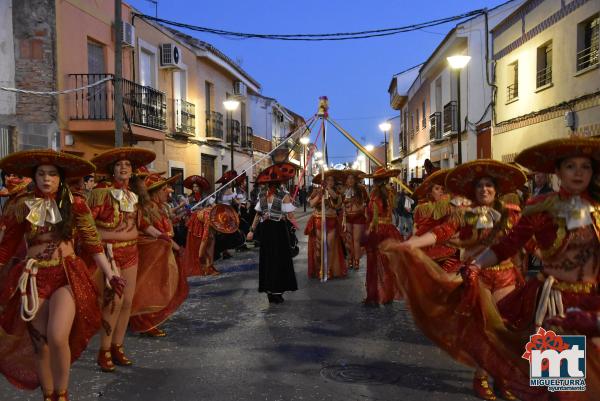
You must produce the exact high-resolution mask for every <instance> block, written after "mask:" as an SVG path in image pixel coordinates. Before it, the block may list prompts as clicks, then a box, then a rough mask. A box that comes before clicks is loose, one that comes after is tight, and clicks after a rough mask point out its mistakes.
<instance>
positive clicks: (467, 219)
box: [382, 159, 526, 400]
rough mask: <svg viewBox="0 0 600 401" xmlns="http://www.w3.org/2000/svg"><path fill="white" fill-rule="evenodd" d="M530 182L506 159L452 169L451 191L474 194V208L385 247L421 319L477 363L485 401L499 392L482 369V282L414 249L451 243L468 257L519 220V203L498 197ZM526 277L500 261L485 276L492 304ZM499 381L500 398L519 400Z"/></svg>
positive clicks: (478, 388)
mask: <svg viewBox="0 0 600 401" xmlns="http://www.w3.org/2000/svg"><path fill="white" fill-rule="evenodd" d="M525 180H526V177H525V175H524V174H523V172H522V170H521V169H519V168H517V167H515V166H511V165H510V164H507V163H502V162H499V161H495V160H489V159H481V160H475V161H471V162H468V163H465V164H462V165H460V166H458V167H456V168H454V169H453V170H452V171H451V172H449V173H448V175H447V177H446V180H445V183H446V188H447V189H448V190H449V191H450V192H451V193H453V194H455V195H460V196H464V197H466V198H468V199H470V200H471V201H472V202H473V204H474V207H462V208H458V209H456V210H455V213H454V214H453V215H452V216H451V217H450V218H449V219H448V220H447V221H446V222H445V223H444V224H441V225H437V226H435V227H433V228H432V229H431V231H430V232H428V233H425V234H423V235H421V236H413V237H412V238H410V239H409V240H408V241H405V242H391V241H390V242H387V243H385V244H383V246H382V251H383V252H384V253H385V254H386V255H387V256H388V257H389V258H390V260H391V261H392V263H393V269H394V273H395V274H396V282H397V283H398V285H400V286H401V287H402V289H403V292H404V293H405V294H406V296H407V301H408V303H409V305H410V309H411V313H412V315H413V317H414V320H415V322H416V324H417V325H418V326H419V328H420V329H421V330H422V331H423V332H424V333H425V334H426V335H427V336H428V337H429V338H430V339H431V340H432V341H434V342H435V343H436V344H437V345H438V346H439V347H441V348H442V349H444V350H445V351H446V352H448V353H449V354H450V355H451V356H453V357H454V358H455V359H457V360H459V361H460V362H463V363H466V364H469V365H471V366H473V367H475V368H476V371H475V375H474V377H473V390H474V392H475V394H476V395H477V396H478V397H479V398H482V399H486V400H494V399H496V395H495V394H494V391H493V390H492V389H491V388H490V385H489V379H488V376H487V374H486V372H485V371H484V370H482V369H480V368H478V366H481V364H480V363H479V360H478V352H479V351H480V349H482V348H483V347H484V345H483V344H484V342H485V341H486V338H485V335H484V331H485V329H486V327H484V326H485V324H488V323H489V322H481V319H480V314H479V313H478V305H479V303H478V300H477V294H476V291H475V290H474V288H477V285H476V284H477V283H475V284H474V283H473V281H474V279H473V277H466V279H465V281H464V283H463V280H462V279H461V277H460V276H459V275H456V274H448V271H453V270H455V269H454V267H451V268H450V269H449V268H448V267H446V269H444V267H442V266H441V265H440V264H438V263H436V262H435V261H433V260H432V259H431V258H430V257H428V256H427V255H426V254H424V253H423V252H421V251H420V250H418V249H415V248H425V247H430V246H433V245H451V246H456V247H459V248H461V259H462V260H463V261H464V260H468V259H469V258H472V257H474V256H476V255H477V254H478V253H479V252H481V251H482V250H483V249H485V247H486V246H487V245H489V244H491V243H493V242H494V241H495V240H497V239H498V238H500V237H502V236H504V235H505V234H506V232H507V231H508V230H510V228H511V227H512V226H513V225H514V224H515V223H516V222H517V221H518V219H519V216H520V208H519V207H518V206H516V205H505V204H502V203H501V202H500V201H499V200H498V198H499V196H500V195H502V194H506V193H510V192H513V191H515V190H516V189H517V188H519V187H520V186H521V185H523V183H524V182H525ZM442 265H444V263H443V262H442ZM452 266H453V264H452ZM522 280H523V279H522V276H521V273H520V270H519V268H518V267H517V266H515V264H514V263H513V262H512V260H510V259H506V260H502V261H501V262H500V263H499V264H496V265H495V266H494V267H492V268H490V269H488V270H487V271H486V272H485V274H481V275H480V276H479V281H480V282H481V284H482V286H483V287H485V288H487V289H489V291H491V294H492V297H493V298H492V299H493V300H494V301H499V300H500V299H502V298H503V297H504V296H506V295H507V294H508V293H510V292H511V291H512V290H514V289H515V287H516V286H518V285H521V283H522ZM490 302H493V301H490ZM496 378H497V380H496V382H495V383H494V385H495V387H496V390H497V392H498V393H499V395H500V396H501V397H502V398H504V399H515V397H514V395H513V394H512V393H511V391H510V389H509V387H508V386H507V384H506V382H505V381H503V380H502V377H496Z"/></svg>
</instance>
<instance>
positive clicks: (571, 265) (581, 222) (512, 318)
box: [469, 138, 600, 400]
mask: <svg viewBox="0 0 600 401" xmlns="http://www.w3.org/2000/svg"><path fill="white" fill-rule="evenodd" d="M515 160H516V161H517V162H518V163H519V164H521V165H523V166H525V167H527V168H529V169H531V170H532V171H536V172H541V173H546V174H552V173H555V174H556V175H557V176H558V178H559V179H560V183H561V186H560V191H559V192H557V193H556V192H550V193H546V194H543V195H540V196H537V197H535V198H532V199H531V200H530V202H529V204H528V205H527V206H526V207H525V209H524V211H523V217H522V218H521V220H520V221H519V222H518V223H517V225H516V226H514V227H513V229H512V230H511V232H510V233H509V234H508V235H507V236H505V237H504V238H501V239H500V240H499V241H498V242H497V243H496V244H494V245H492V246H491V248H488V249H487V250H485V251H484V252H483V253H482V254H481V255H480V256H478V257H477V258H476V259H475V262H474V263H473V264H472V265H471V266H470V268H469V269H470V270H469V271H470V272H471V274H476V275H481V274H485V273H486V272H487V271H488V270H489V269H490V267H489V266H493V265H495V264H496V263H497V261H498V260H503V259H507V258H509V257H511V256H512V255H514V254H515V253H517V252H518V251H519V249H521V248H522V247H523V246H525V244H526V243H527V242H528V241H529V240H530V239H532V238H535V243H536V246H537V248H538V250H539V252H538V254H539V255H540V256H541V259H542V261H543V266H542V270H541V272H540V273H539V274H538V275H537V276H535V277H532V278H531V279H530V280H529V281H528V282H527V283H526V284H525V286H524V287H522V288H520V289H518V290H516V291H514V292H513V293H511V294H509V295H508V296H506V297H505V298H504V299H502V301H500V302H499V303H498V309H495V308H488V309H484V310H485V311H488V312H491V313H489V315H491V317H490V318H496V317H497V312H498V311H499V313H500V315H501V317H502V318H503V321H504V323H505V326H503V327H502V328H501V330H498V332H497V333H499V335H498V336H494V340H496V341H495V342H494V343H492V345H495V346H497V347H499V348H503V349H506V350H508V351H507V352H506V353H505V354H503V358H501V359H497V360H496V359H493V360H491V359H490V360H486V362H488V364H487V365H486V366H485V367H486V369H488V370H490V371H491V370H497V371H498V374H506V376H505V378H506V380H508V381H509V383H510V384H511V386H512V387H513V388H515V389H517V393H518V394H517V395H518V396H519V397H520V398H521V399H523V400H533V399H535V400H543V399H545V398H548V397H550V398H551V399H552V397H555V398H557V399H560V396H562V395H565V396H569V395H571V396H572V397H571V398H569V399H588V400H598V399H600V353H599V351H600V349H599V348H598V346H597V344H595V343H594V342H593V341H592V338H593V337H594V338H596V339H597V338H598V337H600V326H598V321H600V320H599V313H600V292H599V284H598V282H599V278H600V275H599V274H600V199H598V198H594V197H593V196H592V195H591V194H590V190H591V189H592V185H593V184H592V179H593V178H592V177H593V176H594V175H596V176H597V175H598V174H600V173H599V172H600V140H598V139H584V138H569V139H556V140H552V141H548V142H544V143H542V144H539V145H536V146H533V147H531V148H528V149H526V150H524V151H522V152H521V153H520V154H519V155H517V157H516V158H515ZM494 315H495V316H494ZM553 326H557V327H558V329H559V330H560V332H559V334H587V335H588V337H587V344H586V350H587V351H586V358H587V370H586V378H585V380H586V385H587V387H586V391H585V392H578V393H570V394H569V393H555V395H553V394H544V395H540V394H537V393H532V391H531V389H530V388H529V386H528V385H529V365H528V363H527V361H526V360H524V359H522V358H521V355H522V354H523V352H524V350H525V348H524V345H525V344H527V342H528V341H529V336H531V335H533V334H535V333H536V331H537V329H538V328H539V327H546V328H552V327H553ZM506 331H508V332H509V334H506V333H505V332H506ZM497 333H494V334H497ZM514 339H516V341H510V340H514ZM515 367H516V368H515ZM511 371H512V372H511ZM574 395H575V396H574Z"/></svg>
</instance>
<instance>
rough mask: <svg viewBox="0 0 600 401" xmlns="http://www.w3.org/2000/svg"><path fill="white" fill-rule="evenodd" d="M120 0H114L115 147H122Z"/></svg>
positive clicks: (121, 25) (121, 24)
mask: <svg viewBox="0 0 600 401" xmlns="http://www.w3.org/2000/svg"><path fill="white" fill-rule="evenodd" d="M121 12H122V10H121V0H115V78H114V82H113V85H114V88H115V105H114V107H115V110H114V114H115V147H121V146H123V85H122V83H123V80H122V78H123V57H122V52H123V45H122V42H123V39H122V38H123V21H122V16H121Z"/></svg>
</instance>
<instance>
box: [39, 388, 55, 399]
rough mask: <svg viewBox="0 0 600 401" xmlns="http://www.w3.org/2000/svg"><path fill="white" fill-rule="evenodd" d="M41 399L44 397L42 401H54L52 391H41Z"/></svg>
mask: <svg viewBox="0 0 600 401" xmlns="http://www.w3.org/2000/svg"><path fill="white" fill-rule="evenodd" d="M42 397H44V401H56V399H55V398H54V391H50V392H49V391H47V390H44V389H42Z"/></svg>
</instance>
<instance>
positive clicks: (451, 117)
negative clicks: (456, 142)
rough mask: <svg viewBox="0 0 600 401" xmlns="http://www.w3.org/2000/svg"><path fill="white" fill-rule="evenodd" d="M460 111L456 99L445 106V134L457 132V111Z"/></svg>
mask: <svg viewBox="0 0 600 401" xmlns="http://www.w3.org/2000/svg"><path fill="white" fill-rule="evenodd" d="M457 111H458V108H457V103H456V101H455V100H452V101H450V102H448V103H446V105H445V106H444V134H448V133H451V132H456V131H457V129H458V127H457V124H456V123H457V122H458V118H456V117H457V116H456V113H457Z"/></svg>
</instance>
